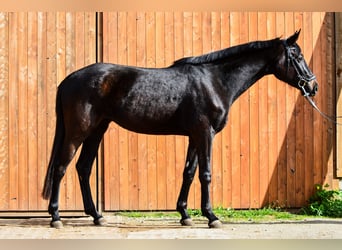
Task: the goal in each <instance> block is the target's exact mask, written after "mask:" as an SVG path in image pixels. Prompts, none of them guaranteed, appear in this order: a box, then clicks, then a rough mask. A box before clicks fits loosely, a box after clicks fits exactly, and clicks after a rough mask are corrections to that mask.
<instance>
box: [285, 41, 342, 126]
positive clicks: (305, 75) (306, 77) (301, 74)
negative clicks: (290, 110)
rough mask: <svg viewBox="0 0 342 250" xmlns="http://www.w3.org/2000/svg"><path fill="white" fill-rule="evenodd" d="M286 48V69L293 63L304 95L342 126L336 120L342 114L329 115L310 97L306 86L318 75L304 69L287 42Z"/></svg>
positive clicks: (319, 111)
mask: <svg viewBox="0 0 342 250" xmlns="http://www.w3.org/2000/svg"><path fill="white" fill-rule="evenodd" d="M285 48H286V56H287V69H286V71H287V70H288V69H289V66H290V64H292V65H293V67H294V69H295V70H296V72H297V76H298V78H299V81H298V87H299V88H301V89H302V90H303V93H304V94H303V96H304V97H305V98H306V99H307V100H308V102H309V103H310V104H311V106H312V107H313V108H314V109H315V110H316V111H317V112H318V113H319V114H320V115H321V116H323V117H324V118H325V119H327V120H328V121H330V122H332V123H334V124H336V125H340V126H342V123H339V122H337V121H336V120H337V119H339V118H342V116H336V117H335V116H329V115H327V114H325V113H324V112H322V111H321V110H320V109H319V108H318V107H317V105H316V103H315V102H314V101H313V100H312V98H310V93H309V92H307V91H306V89H305V86H306V85H307V84H308V83H309V82H311V81H313V80H315V79H316V76H315V75H314V74H312V73H311V72H310V71H305V70H303V69H302V68H301V67H300V65H299V63H298V61H297V58H295V57H294V56H293V55H292V53H291V50H292V48H291V47H288V46H286V44H285Z"/></svg>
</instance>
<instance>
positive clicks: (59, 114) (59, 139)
mask: <svg viewBox="0 0 342 250" xmlns="http://www.w3.org/2000/svg"><path fill="white" fill-rule="evenodd" d="M64 134H65V128H64V119H63V110H62V102H61V94H60V89H58V90H57V95H56V131H55V138H54V141H53V146H52V151H51V156H50V161H49V165H48V168H47V172H46V175H45V181H44V188H43V192H42V196H43V198H44V199H46V200H48V199H49V198H50V197H51V192H52V185H53V175H54V170H55V167H56V165H57V163H58V162H57V159H58V158H57V157H58V154H60V152H61V147H62V144H63V138H64Z"/></svg>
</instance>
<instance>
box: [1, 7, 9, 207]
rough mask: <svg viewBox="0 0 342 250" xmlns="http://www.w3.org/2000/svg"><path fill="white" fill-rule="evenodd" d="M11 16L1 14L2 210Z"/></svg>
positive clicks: (6, 164) (6, 199)
mask: <svg viewBox="0 0 342 250" xmlns="http://www.w3.org/2000/svg"><path fill="white" fill-rule="evenodd" d="M8 80H9V14H8V13H5V12H0V145H1V147H0V210H7V209H8V205H9V190H8V189H9V178H8V177H9V155H8V153H9V129H10V128H9V119H8V118H9V108H8V106H9V81H8Z"/></svg>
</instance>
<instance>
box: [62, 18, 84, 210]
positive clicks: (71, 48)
mask: <svg viewBox="0 0 342 250" xmlns="http://www.w3.org/2000/svg"><path fill="white" fill-rule="evenodd" d="M64 36H65V41H64V42H65V57H64V60H65V69H64V70H63V71H64V74H65V75H64V76H62V75H61V78H63V79H64V78H65V77H66V76H67V75H69V74H70V73H71V72H73V71H74V70H75V59H76V58H75V57H76V53H75V16H74V14H73V13H70V12H66V13H65V34H64ZM80 150H81V148H80V149H79V150H78V151H77V152H76V154H75V156H74V158H73V159H72V161H71V162H70V164H69V166H68V170H67V172H66V174H65V176H64V181H65V195H66V197H65V205H66V208H67V209H75V207H76V199H75V196H76V189H77V188H78V187H79V185H78V178H77V176H76V175H77V174H76V168H75V167H74V166H75V165H76V162H77V159H78V157H79V152H80Z"/></svg>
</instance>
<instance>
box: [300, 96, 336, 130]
mask: <svg viewBox="0 0 342 250" xmlns="http://www.w3.org/2000/svg"><path fill="white" fill-rule="evenodd" d="M304 97H305V98H306V99H307V100H308V101H309V103H310V104H311V106H312V107H313V108H314V109H316V110H317V111H318V113H319V114H320V115H321V116H323V117H324V118H325V119H327V120H328V121H330V122H332V123H334V124H336V125H340V126H342V123H339V122H337V121H336V119H339V118H342V116H336V117H335V116H329V115H327V114H325V113H324V112H322V111H321V110H320V109H319V108H318V107H317V105H316V103H315V102H314V101H313V100H312V99H311V98H310V97H309V95H307V93H306V94H305V95H304Z"/></svg>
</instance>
